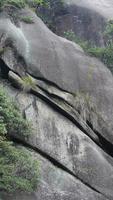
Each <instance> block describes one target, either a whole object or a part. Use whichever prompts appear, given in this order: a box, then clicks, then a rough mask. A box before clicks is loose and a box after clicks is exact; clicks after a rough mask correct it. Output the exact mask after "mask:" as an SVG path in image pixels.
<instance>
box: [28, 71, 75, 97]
mask: <svg viewBox="0 0 113 200" xmlns="http://www.w3.org/2000/svg"><path fill="white" fill-rule="evenodd" d="M28 74H29V75H30V76H32V77H33V78H35V79H36V80H40V81H43V82H45V83H47V84H49V85H50V86H54V87H56V88H57V89H59V90H61V91H62V92H65V93H68V94H72V95H73V93H72V92H69V91H68V90H65V89H63V88H61V87H60V86H59V85H57V84H56V83H54V82H52V81H50V80H48V79H46V78H44V77H38V76H35V75H34V74H32V73H28Z"/></svg>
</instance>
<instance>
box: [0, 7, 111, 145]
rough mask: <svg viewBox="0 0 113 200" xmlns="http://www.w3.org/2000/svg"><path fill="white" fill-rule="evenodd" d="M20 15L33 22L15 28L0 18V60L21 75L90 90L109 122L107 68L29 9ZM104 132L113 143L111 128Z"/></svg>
mask: <svg viewBox="0 0 113 200" xmlns="http://www.w3.org/2000/svg"><path fill="white" fill-rule="evenodd" d="M20 14H21V15H23V16H24V15H30V16H32V18H33V21H34V23H33V24H30V25H29V24H25V23H23V22H19V27H17V26H16V25H15V24H13V23H12V22H11V20H10V18H7V16H6V18H5V17H4V18H2V17H1V20H0V35H1V46H2V47H3V46H5V47H6V48H5V51H4V54H3V55H2V59H3V60H4V62H5V63H6V64H7V65H8V67H9V68H10V69H12V70H13V71H15V72H16V73H18V74H20V75H21V76H22V75H24V74H25V73H26V72H27V73H30V74H31V75H32V76H35V77H36V78H42V79H45V80H49V81H50V82H51V83H54V84H56V85H58V86H59V87H60V88H62V90H67V91H69V92H70V93H75V92H76V91H80V92H81V91H82V92H84V93H89V95H92V96H93V97H94V98H95V104H97V107H98V111H99V112H102V114H103V115H104V117H105V118H106V119H105V120H106V121H109V124H110V122H112V117H113V116H112V112H113V77H112V74H111V73H110V71H109V70H108V69H107V68H106V67H105V66H104V65H103V64H102V63H101V62H99V61H98V60H97V59H95V58H91V57H89V56H87V55H85V53H84V52H83V50H82V49H81V48H80V47H79V46H78V45H76V44H74V43H72V42H69V41H68V40H66V39H63V38H61V37H58V36H56V35H55V34H53V33H52V32H51V31H50V30H49V29H48V28H47V27H46V26H45V25H44V24H43V22H42V21H41V20H40V19H39V18H38V17H37V16H36V15H35V14H33V13H32V12H31V11H29V10H23V11H22V12H21V13H20ZM29 26H30V28H29ZM9 41H10V42H9ZM103 135H105V137H106V139H107V140H109V141H110V142H112V143H113V135H112V131H111V130H110V131H109V132H108V133H107V134H106V132H105V133H104V132H103Z"/></svg>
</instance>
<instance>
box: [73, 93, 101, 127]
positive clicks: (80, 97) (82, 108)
mask: <svg viewBox="0 0 113 200" xmlns="http://www.w3.org/2000/svg"><path fill="white" fill-rule="evenodd" d="M74 107H75V109H76V110H77V111H78V113H79V114H80V116H81V117H82V118H83V119H84V121H85V122H89V123H90V124H91V125H92V126H93V128H96V127H97V122H98V117H99V113H98V111H97V107H96V104H95V100H94V98H93V97H91V96H90V95H89V94H88V93H86V94H85V93H83V92H77V93H76V94H74Z"/></svg>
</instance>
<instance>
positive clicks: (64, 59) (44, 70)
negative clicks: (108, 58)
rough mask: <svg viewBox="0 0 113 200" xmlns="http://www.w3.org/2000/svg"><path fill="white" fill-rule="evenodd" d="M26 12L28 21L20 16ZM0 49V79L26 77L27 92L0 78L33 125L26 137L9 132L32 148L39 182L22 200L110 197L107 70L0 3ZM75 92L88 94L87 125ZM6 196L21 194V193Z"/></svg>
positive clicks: (111, 104) (111, 82)
mask: <svg viewBox="0 0 113 200" xmlns="http://www.w3.org/2000/svg"><path fill="white" fill-rule="evenodd" d="M11 9H12V10H11ZM11 11H13V15H11ZM20 16H21V17H20ZM29 16H30V17H32V20H33V23H31V24H28V23H25V22H24V21H23V20H22V19H23V18H25V17H29ZM0 48H1V51H0V52H1V54H0V57H1V58H0V69H1V76H2V77H3V78H5V79H6V78H7V79H9V81H10V82H11V83H12V84H13V85H14V86H16V87H18V88H19V87H20V88H21V89H22V84H25V83H24V81H25V79H23V76H25V77H26V76H29V77H30V78H31V79H32V81H30V83H32V85H30V87H28V88H29V89H28V90H27V91H29V92H30V93H31V94H26V90H24V92H20V90H17V89H14V88H13V87H11V86H9V85H7V83H4V81H3V80H2V81H1V84H2V82H3V85H4V87H6V88H7V90H8V93H9V95H10V96H12V97H13V98H14V99H15V100H16V102H17V103H18V105H19V107H20V109H21V111H22V113H23V116H24V117H26V118H27V119H29V120H30V121H32V124H33V131H32V134H31V136H30V137H29V139H27V140H23V138H21V137H19V135H18V136H17V135H13V133H12V135H11V138H12V140H13V141H16V142H19V143H21V144H22V145H24V146H26V147H29V148H31V149H33V150H35V151H36V152H37V153H38V154H40V156H39V160H41V163H42V164H41V166H42V167H41V169H42V172H41V173H42V176H41V177H42V178H41V180H42V183H41V184H40V185H39V189H38V191H37V192H36V193H34V194H33V195H34V196H33V195H31V197H30V199H33V200H35V199H36V200H40V199H47V200H48V199H55V200H57V199H59V200H61V199H63V200H64V199H69V200H75V199H76V200H79V199H88V200H90V199H107V198H108V199H113V191H112V188H113V176H112V174H113V158H112V156H113V153H112V148H113V130H112V124H111V122H112V120H113V116H112V113H113V77H112V74H111V72H110V71H109V70H108V69H107V68H106V66H105V65H103V64H102V63H101V62H100V61H98V60H97V59H95V58H91V57H89V56H87V55H86V54H85V53H84V51H83V50H82V49H81V48H80V47H79V46H78V45H77V44H74V43H73V42H70V41H68V40H66V39H64V38H61V37H58V36H57V35H55V34H53V33H52V32H51V31H50V30H49V29H48V28H47V27H46V26H45V25H44V23H43V22H42V21H41V20H40V19H39V18H38V17H37V16H36V15H35V14H34V13H33V12H32V11H31V10H28V9H23V10H18V9H17V10H15V9H14V8H12V7H11V8H9V7H8V8H7V7H5V8H4V10H3V12H1V13H0ZM31 79H30V80H31ZM34 84H35V85H34ZM23 88H24V87H23ZM77 92H79V93H84V94H87V93H88V94H89V95H90V96H92V97H93V99H94V102H95V105H96V107H97V111H98V114H99V116H100V115H101V118H103V117H104V119H103V121H102V122H101V123H98V124H97V127H96V128H95V130H94V128H93V126H92V124H89V123H88V122H87V121H84V119H82V117H81V116H80V113H79V112H78V110H76V105H75V102H74V100H75V93H77ZM107 123H109V125H108V124H107ZM106 124H107V125H106ZM108 126H109V129H108ZM37 156H38V155H37ZM49 162H51V163H49ZM53 165H55V166H56V167H54V166H53ZM49 166H50V169H51V171H49ZM59 179H60V183H59ZM66 183H67V184H66ZM67 193H69V194H67ZM5 198H6V197H5ZM7 198H8V199H9V200H10V199H12V197H10V196H9V197H7ZM13 198H14V199H16V198H17V199H19V198H21V199H22V200H26V199H28V198H27V196H26V195H24V194H22V196H20V194H19V195H18V194H17V195H16V196H15V197H13Z"/></svg>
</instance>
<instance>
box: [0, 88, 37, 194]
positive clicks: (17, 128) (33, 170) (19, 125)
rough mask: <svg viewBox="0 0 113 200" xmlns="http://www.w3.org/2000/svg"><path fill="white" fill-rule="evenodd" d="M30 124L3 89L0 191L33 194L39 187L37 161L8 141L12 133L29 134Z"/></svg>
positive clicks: (1, 92) (0, 96)
mask: <svg viewBox="0 0 113 200" xmlns="http://www.w3.org/2000/svg"><path fill="white" fill-rule="evenodd" d="M29 131H30V130H29V125H28V122H26V121H25V120H24V119H23V118H22V116H21V114H20V112H19V109H18V108H17V106H16V105H15V104H14V102H12V101H11V100H10V99H9V97H8V95H7V94H6V92H5V91H4V89H3V88H0V190H1V191H5V192H9V193H12V192H14V191H27V192H32V191H33V190H34V189H35V188H36V186H37V179H38V175H39V164H38V161H36V160H33V159H32V158H31V154H30V153H29V152H28V151H27V150H25V149H24V148H19V147H17V146H15V144H14V143H13V142H11V141H9V139H8V138H9V136H10V134H22V135H23V134H24V135H26V134H27V135H28V133H29Z"/></svg>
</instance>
